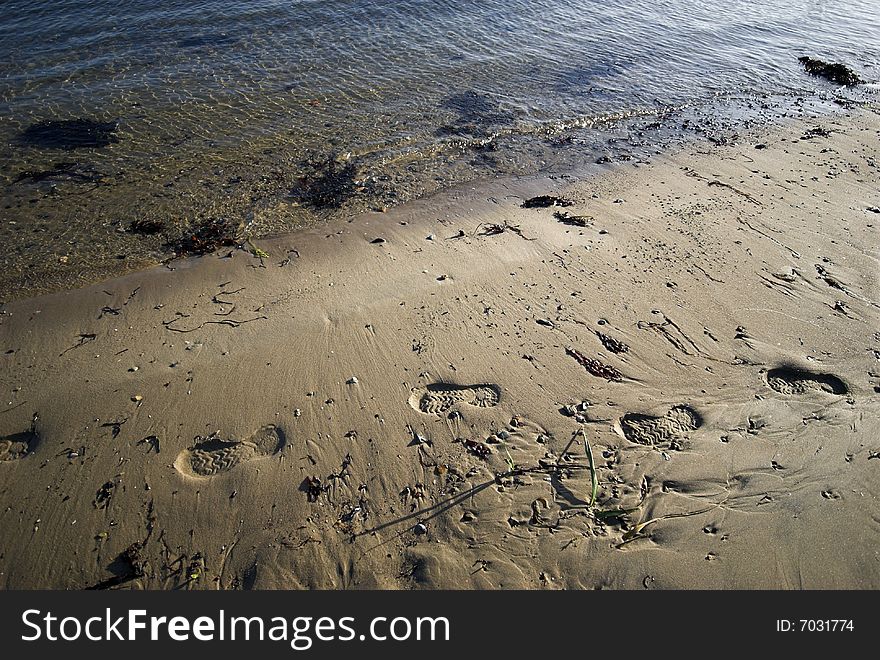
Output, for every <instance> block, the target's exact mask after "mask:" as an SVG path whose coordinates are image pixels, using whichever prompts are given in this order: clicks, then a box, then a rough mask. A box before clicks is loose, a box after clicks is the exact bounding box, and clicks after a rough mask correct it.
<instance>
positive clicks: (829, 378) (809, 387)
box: [767, 367, 849, 396]
mask: <svg viewBox="0 0 880 660" xmlns="http://www.w3.org/2000/svg"><path fill="white" fill-rule="evenodd" d="M767 387H769V388H770V389H771V390H773V391H775V392H779V393H780V394H785V395H786V396H793V395H799V394H806V393H807V392H811V391H812V392H828V393H829V394H838V395H841V394H846V393H847V392H849V388H848V387H847V386H846V383H844V382H843V381H842V380H840V378H838V377H837V376H835V375H833V374H814V373H810V372H809V371H804V370H803V369H798V368H797V367H777V368H776V369H770V370H769V371H768V372H767Z"/></svg>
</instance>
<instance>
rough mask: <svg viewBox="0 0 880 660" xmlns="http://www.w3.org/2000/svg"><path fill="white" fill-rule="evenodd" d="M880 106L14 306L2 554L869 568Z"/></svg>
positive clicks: (696, 572)
mask: <svg viewBox="0 0 880 660" xmlns="http://www.w3.org/2000/svg"><path fill="white" fill-rule="evenodd" d="M819 125H821V126H822V127H823V128H825V129H827V130H828V131H830V135H821V134H812V135H810V134H807V135H805V132H806V131H808V130H810V129H813V128H815V127H816V126H819ZM878 135H880V117H878V114H877V112H876V111H875V110H873V109H870V108H869V109H862V110H857V111H850V112H849V115H848V116H844V115H841V116H836V117H825V118H822V119H821V120H815V121H801V122H793V123H791V124H789V125H787V126H784V127H782V128H777V129H774V130H772V131H771V132H769V133H766V134H765V135H763V136H762V137H761V138H759V140H760V142H761V143H762V144H763V147H764V148H756V142H755V141H748V140H746V141H744V142H743V143H741V144H739V145H737V146H725V147H713V148H711V151H708V149H709V147H707V146H706V145H697V146H693V147H692V148H689V149H686V150H684V151H681V152H680V153H677V154H673V155H669V156H665V157H663V158H660V159H658V160H657V161H656V162H654V163H652V164H650V165H637V166H636V165H633V164H628V165H621V166H618V167H616V168H613V169H612V170H610V171H609V172H608V173H605V174H602V175H601V176H597V177H591V178H587V179H585V180H581V181H568V182H565V185H562V183H563V180H559V179H557V180H555V181H551V180H534V181H531V182H517V183H516V184H512V183H511V182H502V181H499V182H496V183H493V184H487V185H486V186H484V187H481V188H479V189H474V188H468V189H465V190H456V191H450V192H447V193H445V194H443V195H440V196H435V197H433V198H431V199H427V200H423V201H421V202H416V203H412V204H408V205H405V206H403V207H400V208H397V209H393V210H391V211H390V212H388V213H385V214H381V213H375V214H368V215H365V216H361V217H358V218H353V219H352V220H351V221H349V222H344V221H340V222H338V223H336V224H326V225H323V226H320V227H316V228H312V229H310V230H307V231H303V232H300V233H297V234H294V235H291V236H288V237H285V238H280V239H276V240H272V241H261V242H259V248H260V249H261V250H263V251H265V252H266V253H267V254H268V255H269V256H268V257H263V258H258V257H256V256H253V255H251V254H248V253H246V252H244V251H241V250H234V251H230V250H224V251H223V252H221V253H219V254H217V255H212V256H209V257H204V258H200V259H193V260H188V261H179V262H174V263H173V264H171V265H170V267H169V268H166V267H159V268H154V269H152V270H149V271H145V272H141V273H138V274H135V275H131V276H128V277H125V278H121V279H116V280H112V281H107V282H104V283H102V284H99V285H96V286H93V287H90V288H87V289H83V290H78V291H73V292H67V293H60V294H55V295H48V296H43V297H40V298H34V299H29V300H23V301H18V302H15V303H11V304H8V305H6V306H5V307H4V308H3V310H2V316H0V358H2V377H0V383H2V392H3V397H4V398H3V401H2V408H0V434H2V435H3V440H2V444H0V459H2V460H0V586H2V587H5V588H45V587H55V588H74V589H76V588H84V587H93V586H98V587H114V586H121V587H135V588H137V587H144V588H161V589H170V588H192V589H202V588H207V589H214V588H224V589H228V588H258V589H262V588H298V587H311V588H328V589H332V588H352V587H361V588H364V587H366V588H419V587H421V588H529V589H541V588H549V589H559V588H637V589H642V588H652V589H655V588H731V587H741V588H832V587H834V588H837V587H840V588H878V587H880V513H878V512H880V507H878V498H880V485H878V484H880V480H878V475H880V454H878V452H880V434H878V431H880V396H878V393H877V392H878V387H880V332H878V330H880V323H878V321H880V287H878V235H877V227H878V225H880V213H878V211H877V210H876V207H878V206H880V169H878V161H877V159H878V158H880V154H878V149H877V145H878ZM756 140H757V138H756ZM704 152H705V153H704ZM542 194H553V195H557V196H560V197H562V198H565V199H568V200H571V201H573V202H574V203H573V205H571V206H568V207H565V208H563V207H552V208H537V209H534V208H530V209H526V208H522V207H521V204H522V201H523V198H524V197H529V196H532V195H542ZM870 207H875V210H874V211H872V210H870ZM557 212H558V213H560V214H561V213H568V214H569V215H571V216H578V217H581V216H583V217H585V218H586V219H585V220H583V224H584V225H585V226H577V221H572V220H571V219H568V220H566V222H562V221H560V218H559V217H557V216H555V215H554V214H555V213H557ZM563 219H564V218H563ZM505 223H506V224H505ZM493 224H495V225H499V226H497V227H493V226H492V225H493ZM429 235H431V236H432V238H430V239H429V238H426V237H428V236H429ZM377 238H382V239H384V242H373V241H374V239H377ZM580 402H588V403H587V404H584V405H574V406H573V407H571V408H569V409H568V410H566V409H565V408H566V407H568V406H571V405H572V404H579V403H580ZM580 429H583V432H584V435H583V436H582V435H581V434H580V433H579V431H580ZM584 436H585V437H586V438H587V439H588V440H589V444H590V446H591V448H592V453H593V456H594V458H595V464H596V468H597V469H596V473H597V481H598V483H597V500H596V502H595V504H594V505H593V506H590V500H591V491H592V486H591V473H590V470H589V459H588V457H587V455H586V451H585V446H584V441H583V437H584ZM487 450H488V452H490V453H488V454H486V451H487ZM512 467H513V468H514V469H511V468H512Z"/></svg>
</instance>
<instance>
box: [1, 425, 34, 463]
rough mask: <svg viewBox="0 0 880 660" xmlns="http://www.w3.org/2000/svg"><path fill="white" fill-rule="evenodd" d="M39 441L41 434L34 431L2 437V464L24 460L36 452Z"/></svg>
mask: <svg viewBox="0 0 880 660" xmlns="http://www.w3.org/2000/svg"><path fill="white" fill-rule="evenodd" d="M39 441H40V436H39V434H38V433H37V432H36V431H33V430H31V431H24V432H23V433H14V434H12V435H4V436H0V463H5V462H8V461H17V460H19V459H20V458H24V457H25V456H27V455H28V454H30V453H31V452H32V451H33V450H34V448H35V447H36V446H37V443H38V442H39Z"/></svg>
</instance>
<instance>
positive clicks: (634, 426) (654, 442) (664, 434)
mask: <svg viewBox="0 0 880 660" xmlns="http://www.w3.org/2000/svg"><path fill="white" fill-rule="evenodd" d="M702 425H703V418H702V417H701V416H700V414H699V413H698V412H697V411H695V410H694V409H693V408H689V407H688V406H674V407H672V408H670V409H669V411H667V413H666V414H665V415H663V416H662V417H655V416H653V415H640V414H638V413H627V414H626V415H624V416H623V417H621V418H620V430H621V431H622V432H623V436H624V437H625V438H626V439H627V440H629V441H630V442H636V443H638V444H640V445H650V446H666V447H668V446H672V445H676V444H678V443H680V442H681V440H683V439H684V438H685V436H687V434H688V433H690V432H691V431H696V430H697V429H698V428H700V427H701V426H702Z"/></svg>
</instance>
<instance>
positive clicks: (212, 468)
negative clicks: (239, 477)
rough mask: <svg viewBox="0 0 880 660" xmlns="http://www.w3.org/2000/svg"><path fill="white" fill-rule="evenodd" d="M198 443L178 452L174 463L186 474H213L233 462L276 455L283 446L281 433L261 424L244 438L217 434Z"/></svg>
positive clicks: (226, 467)
mask: <svg viewBox="0 0 880 660" xmlns="http://www.w3.org/2000/svg"><path fill="white" fill-rule="evenodd" d="M196 439H197V440H198V442H196V444H194V445H193V446H192V447H190V448H189V449H184V450H183V451H182V452H180V454H178V455H177V460H176V461H175V462H174V466H175V467H176V468H177V470H178V471H179V472H181V473H183V474H185V475H188V476H195V477H213V476H216V475H218V474H221V473H223V472H228V471H229V470H231V469H233V468H234V467H235V466H236V465H238V464H240V463H244V462H246V461H250V460H253V459H257V458H265V457H267V456H272V455H274V454H277V453H278V452H280V451H281V450H282V449H283V448H284V442H285V440H284V432H283V431H282V430H281V429H279V428H278V427H276V426H264V427H263V428H261V429H260V430H258V431H257V432H256V433H254V434H253V435H251V436H250V437H249V438H247V439H245V440H223V439H222V438H219V437H218V436H217V435H216V434H215V435H213V436H210V437H207V438H196Z"/></svg>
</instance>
